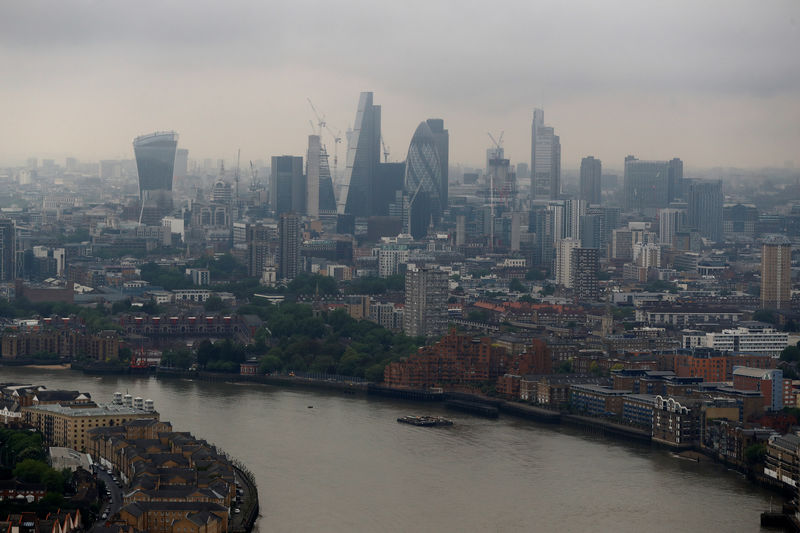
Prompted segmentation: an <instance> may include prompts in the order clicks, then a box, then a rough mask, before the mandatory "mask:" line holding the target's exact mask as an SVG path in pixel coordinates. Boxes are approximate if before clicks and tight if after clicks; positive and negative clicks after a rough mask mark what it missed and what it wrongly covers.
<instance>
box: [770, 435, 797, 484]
mask: <svg viewBox="0 0 800 533" xmlns="http://www.w3.org/2000/svg"><path fill="white" fill-rule="evenodd" d="M764 474H765V475H767V476H769V477H771V478H772V479H775V480H777V481H780V482H781V483H783V484H784V485H785V486H786V487H788V488H791V489H792V490H796V489H797V488H798V487H800V436H798V435H796V434H792V433H790V434H788V435H772V436H771V437H770V438H769V443H768V444H767V454H766V456H765V457H764Z"/></svg>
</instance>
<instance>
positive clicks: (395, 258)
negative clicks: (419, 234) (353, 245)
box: [378, 244, 409, 278]
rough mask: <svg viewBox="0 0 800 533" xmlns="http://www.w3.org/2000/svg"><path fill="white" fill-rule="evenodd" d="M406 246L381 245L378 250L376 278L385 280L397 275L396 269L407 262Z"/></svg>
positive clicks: (407, 252)
mask: <svg viewBox="0 0 800 533" xmlns="http://www.w3.org/2000/svg"><path fill="white" fill-rule="evenodd" d="M408 255H409V251H408V246H406V245H402V244H382V245H381V247H380V248H379V249H378V276H380V277H382V278H386V277H389V276H393V275H395V274H397V272H398V267H399V266H400V265H402V264H403V263H407V262H408Z"/></svg>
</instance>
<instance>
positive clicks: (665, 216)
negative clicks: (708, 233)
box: [658, 208, 686, 246]
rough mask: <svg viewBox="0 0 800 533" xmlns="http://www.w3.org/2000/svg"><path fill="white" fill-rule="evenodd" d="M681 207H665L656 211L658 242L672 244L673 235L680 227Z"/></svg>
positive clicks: (682, 211) (681, 218) (683, 212)
mask: <svg viewBox="0 0 800 533" xmlns="http://www.w3.org/2000/svg"><path fill="white" fill-rule="evenodd" d="M685 213H686V212H685V211H684V210H683V209H673V208H666V209H661V210H660V211H659V212H658V242H659V243H660V244H663V245H666V246H672V241H673V240H674V239H675V235H676V234H677V233H678V232H679V231H681V229H682V220H683V217H684V215H685Z"/></svg>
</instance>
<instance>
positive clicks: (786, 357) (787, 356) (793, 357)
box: [781, 346, 800, 361]
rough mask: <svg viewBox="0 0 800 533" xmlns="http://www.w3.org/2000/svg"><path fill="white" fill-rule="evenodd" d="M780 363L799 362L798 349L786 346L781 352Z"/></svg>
mask: <svg viewBox="0 0 800 533" xmlns="http://www.w3.org/2000/svg"><path fill="white" fill-rule="evenodd" d="M781 360H782V361H800V348H798V347H797V346H787V347H786V348H784V349H783V351H782V352H781Z"/></svg>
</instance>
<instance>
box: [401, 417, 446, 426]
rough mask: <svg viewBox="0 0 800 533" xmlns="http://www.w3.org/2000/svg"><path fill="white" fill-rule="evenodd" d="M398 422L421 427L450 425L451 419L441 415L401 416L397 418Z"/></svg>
mask: <svg viewBox="0 0 800 533" xmlns="http://www.w3.org/2000/svg"><path fill="white" fill-rule="evenodd" d="M397 421H398V422H401V423H403V424H411V425H412V426H422V427H437V426H452V425H453V421H452V420H448V419H447V418H444V417H441V416H414V415H408V416H401V417H400V418H398V419H397Z"/></svg>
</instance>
